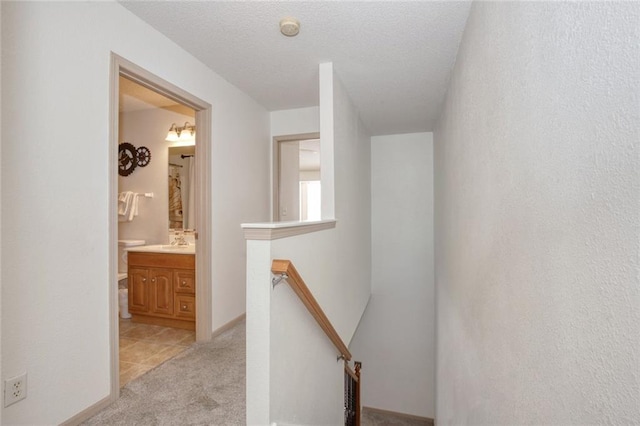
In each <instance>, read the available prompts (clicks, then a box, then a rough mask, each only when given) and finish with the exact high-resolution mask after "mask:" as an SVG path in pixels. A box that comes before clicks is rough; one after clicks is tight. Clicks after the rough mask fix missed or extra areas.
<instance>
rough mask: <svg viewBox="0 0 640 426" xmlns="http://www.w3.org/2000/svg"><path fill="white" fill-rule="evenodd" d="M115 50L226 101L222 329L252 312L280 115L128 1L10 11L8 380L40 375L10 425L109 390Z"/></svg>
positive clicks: (220, 153) (219, 221) (219, 181)
mask: <svg viewBox="0 0 640 426" xmlns="http://www.w3.org/2000/svg"><path fill="white" fill-rule="evenodd" d="M111 52H115V53H117V54H119V55H121V56H123V57H125V58H127V59H129V60H130V61H132V62H134V63H136V64H138V65H139V66H141V67H143V68H145V69H147V70H148V71H150V72H152V73H155V74H157V75H158V76H160V77H161V78H164V79H165V80H167V81H169V82H171V83H173V84H175V85H176V86H178V87H181V88H182V89H184V90H185V91H187V92H189V93H192V94H193V95H195V96H198V97H199V98H201V99H203V100H205V101H207V102H209V103H211V104H212V105H213V117H212V118H213V119H212V123H213V125H212V130H213V135H212V141H211V143H212V156H211V158H212V196H213V199H212V209H213V231H212V234H213V235H212V237H213V238H212V258H211V260H210V261H211V263H212V271H213V288H212V294H213V319H212V323H213V328H214V329H216V328H217V327H219V326H221V325H222V324H224V323H226V322H227V321H229V320H231V319H232V318H235V317H237V316H238V315H241V314H242V313H243V312H244V310H245V287H244V285H243V283H244V280H245V276H244V271H245V266H244V262H245V245H244V240H243V238H242V231H241V229H240V227H239V224H240V222H245V221H259V220H265V219H266V218H268V215H269V212H268V205H269V199H268V193H269V188H268V185H267V182H268V178H267V177H268V170H269V162H268V158H269V148H268V146H267V144H265V140H267V138H268V137H269V115H268V113H267V112H266V111H265V110H264V109H263V108H262V107H260V106H259V105H257V104H256V103H255V102H254V101H253V100H252V99H250V98H249V97H248V96H246V95H245V94H243V93H242V92H240V91H239V90H237V89H236V88H234V87H233V86H231V85H230V84H229V83H227V82H226V81H225V80H223V79H222V78H221V77H219V76H218V75H216V74H214V73H213V72H211V71H210V70H209V69H208V68H206V67H205V66H204V65H203V64H201V63H200V62H198V61H196V60H195V59H194V58H193V57H191V56H190V55H189V54H188V53H187V52H185V51H184V50H182V49H180V48H179V47H177V46H176V45H175V44H174V43H172V42H170V41H169V40H168V39H167V38H166V37H164V36H163V35H161V34H159V33H158V32H157V31H155V30H154V29H152V28H151V27H150V26H148V25H147V24H145V23H143V22H142V21H140V20H139V19H138V18H137V17H135V16H134V15H133V14H131V13H130V12H128V11H127V10H125V9H124V8H123V7H122V6H120V5H119V4H117V3H115V2H68V3H58V2H56V3H46V2H40V3H26V2H15V3H6V2H3V3H2V55H3V58H2V63H3V69H2V79H3V80H2V87H3V92H2V113H3V115H2V142H3V146H2V167H1V175H2V206H3V211H2V285H3V288H2V292H3V294H2V315H3V318H2V373H3V375H4V377H11V376H13V375H15V374H16V373H19V372H22V371H27V372H28V374H29V391H28V397H27V399H26V400H24V401H21V402H19V403H17V404H14V405H12V406H11V407H8V408H6V409H5V410H4V412H3V418H2V423H3V424H57V423H60V422H62V421H64V420H66V419H68V418H70V417H71V416H73V415H75V414H76V413H78V412H80V411H81V410H83V409H85V408H87V407H89V406H91V405H92V404H94V403H96V402H97V401H100V400H101V399H103V398H106V397H107V396H108V395H109V391H110V383H109V366H110V361H109V353H110V352H109V291H111V289H112V288H111V283H110V282H109V260H108V257H109V254H110V253H109V247H110V246H109V229H108V223H109V215H110V214H115V212H110V211H109V170H108V167H109V152H110V151H109V97H110V89H109V80H110V54H111ZM69 117H73V118H74V119H73V120H70V119H69ZM9 124H11V125H9ZM17 132H19V133H20V136H18V133H17ZM9 141H10V142H11V143H9ZM7 206H10V208H9V207H7ZM4 377H3V378H4Z"/></svg>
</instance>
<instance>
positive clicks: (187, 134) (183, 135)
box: [165, 121, 196, 142]
mask: <svg viewBox="0 0 640 426" xmlns="http://www.w3.org/2000/svg"><path fill="white" fill-rule="evenodd" d="M195 134H196V126H194V125H193V124H189V122H188V121H187V122H186V123H184V126H183V127H178V126H176V123H173V124H172V125H171V127H170V128H169V133H167V137H166V138H165V140H166V141H167V142H178V141H181V142H184V141H192V140H193V139H194V138H195Z"/></svg>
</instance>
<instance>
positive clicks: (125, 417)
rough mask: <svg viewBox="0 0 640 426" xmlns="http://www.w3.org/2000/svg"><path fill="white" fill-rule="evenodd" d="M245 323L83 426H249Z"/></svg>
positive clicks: (386, 423)
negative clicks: (246, 389) (246, 390)
mask: <svg viewBox="0 0 640 426" xmlns="http://www.w3.org/2000/svg"><path fill="white" fill-rule="evenodd" d="M245 360H246V350H245V322H244V321H242V322H241V323H238V324H237V325H235V326H234V327H233V328H231V329H229V330H227V331H226V332H224V333H222V334H220V335H219V336H217V337H216V338H215V339H213V340H212V341H211V342H208V343H194V344H193V345H192V346H191V347H189V348H188V349H186V350H185V351H184V352H182V353H181V354H179V355H177V356H175V357H174V358H172V359H170V360H169V361H166V362H165V363H164V364H160V365H159V366H157V367H155V368H154V369H152V370H150V371H149V372H148V373H146V374H144V375H143V376H140V377H138V378H137V379H134V380H133V381H131V382H129V383H127V384H126V385H125V386H124V387H123V388H122V389H120V399H118V401H116V403H115V404H113V405H111V406H110V407H107V408H106V409H104V410H103V411H101V412H100V413H98V414H97V415H95V416H94V417H92V418H91V419H89V420H87V421H85V422H84V423H82V424H83V425H87V426H89V425H100V426H102V425H110V426H113V425H121V426H125V425H126V426H130V425H137V426H143V425H145V426H146V425H154V426H175V425H181V426H186V425H230V426H236V425H244V424H245V419H246V415H245V405H246V396H245V375H246V372H245ZM429 424H433V423H430V422H422V421H416V420H413V419H407V418H403V417H399V416H394V415H392V414H388V413H378V412H367V410H366V409H365V410H364V412H363V414H362V426H419V425H420V426H422V425H429Z"/></svg>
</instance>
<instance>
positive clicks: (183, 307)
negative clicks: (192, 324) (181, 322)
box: [174, 294, 196, 320]
mask: <svg viewBox="0 0 640 426" xmlns="http://www.w3.org/2000/svg"><path fill="white" fill-rule="evenodd" d="M174 312H175V314H174V315H175V316H176V318H184V319H193V320H195V319H196V298H195V297H194V296H187V295H184V294H176V309H175V311H174Z"/></svg>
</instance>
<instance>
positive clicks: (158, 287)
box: [149, 268, 173, 315]
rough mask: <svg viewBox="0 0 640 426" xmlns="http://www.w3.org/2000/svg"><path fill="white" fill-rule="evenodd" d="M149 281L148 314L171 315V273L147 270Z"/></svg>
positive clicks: (164, 270) (161, 270) (168, 271)
mask: <svg viewBox="0 0 640 426" xmlns="http://www.w3.org/2000/svg"><path fill="white" fill-rule="evenodd" d="M149 279H150V281H151V286H150V287H151V292H150V296H151V303H150V306H149V310H150V312H152V313H154V314H162V315H173V272H172V270H171V269H159V268H151V269H149Z"/></svg>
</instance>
